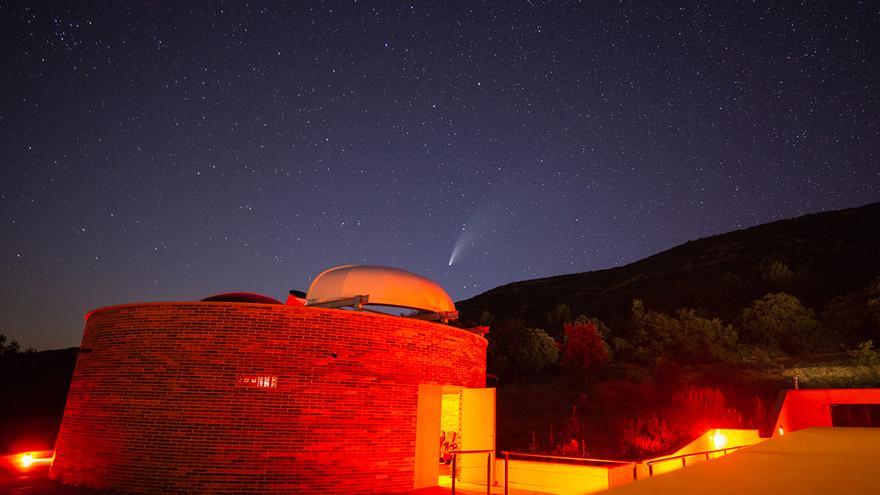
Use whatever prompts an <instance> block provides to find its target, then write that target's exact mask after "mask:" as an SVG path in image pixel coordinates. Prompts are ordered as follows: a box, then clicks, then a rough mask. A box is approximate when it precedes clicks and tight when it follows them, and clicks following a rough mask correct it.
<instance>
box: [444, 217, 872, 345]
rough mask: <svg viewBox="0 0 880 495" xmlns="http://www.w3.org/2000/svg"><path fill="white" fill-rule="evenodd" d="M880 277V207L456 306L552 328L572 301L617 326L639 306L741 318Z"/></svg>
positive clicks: (718, 240)
mask: <svg viewBox="0 0 880 495" xmlns="http://www.w3.org/2000/svg"><path fill="white" fill-rule="evenodd" d="M878 275H880V203H873V204H869V205H865V206H862V207H858V208H848V209H844V210H838V211H831V212H824V213H816V214H810V215H804V216H801V217H798V218H792V219H787V220H781V221H776V222H772V223H767V224H763V225H759V226H756V227H751V228H747V229H743V230H737V231H734V232H729V233H726V234H720V235H715V236H712V237H706V238H702V239H698V240H694V241H690V242H687V243H685V244H682V245H680V246H677V247H674V248H672V249H669V250H666V251H663V252H661V253H658V254H655V255H653V256H651V257H648V258H645V259H642V260H640V261H636V262H634V263H631V264H629V265H626V266H622V267H617V268H611V269H607V270H598V271H592V272H585V273H575V274H570V275H560V276H554V277H548V278H541V279H534V280H525V281H521V282H514V283H511V284H507V285H503V286H500V287H497V288H494V289H492V290H489V291H487V292H484V293H482V294H479V295H477V296H475V297H472V298H470V299H466V300H463V301H460V302H457V303H456V306H457V308H458V309H459V311H460V312H461V314H462V316H463V318H465V319H467V320H471V321H479V320H480V319H481V318H485V315H486V314H487V313H485V312H486V311H488V312H490V313H491V315H492V317H493V319H494V320H496V321H498V320H505V319H510V318H519V319H523V320H525V322H526V323H527V324H529V325H533V326H536V327H542V326H544V325H545V324H546V315H547V314H548V311H550V310H551V309H552V308H554V307H555V306H557V305H559V304H566V305H568V306H569V307H570V308H571V313H572V314H573V315H578V314H585V315H589V316H591V317H598V318H600V319H601V320H603V321H605V322H607V323H608V324H609V326H611V327H612V328H614V326H615V322H618V321H623V320H625V319H626V318H628V317H629V314H630V310H631V305H632V301H633V299H636V298H639V299H641V300H642V301H643V302H644V304H645V306H647V307H650V308H652V309H655V310H658V311H665V312H672V311H674V310H676V309H679V308H692V309H695V310H697V312H698V313H701V314H707V315H712V316H716V317H720V318H721V319H723V320H725V321H733V320H735V319H736V317H737V315H738V314H739V312H740V310H741V309H742V308H743V307H745V306H746V305H748V303H749V302H750V301H752V300H755V299H757V298H760V297H761V296H763V295H765V294H767V293H770V292H781V291H784V292H787V293H790V294H793V295H795V296H797V297H798V298H799V299H800V300H801V301H802V302H803V303H804V305H806V306H809V307H812V308H816V310H817V311H818V310H820V309H821V308H822V307H823V305H825V304H826V303H828V302H829V301H830V300H831V299H833V298H835V297H837V296H844V295H847V294H850V293H853V292H856V291H859V290H860V289H862V288H864V287H865V286H866V284H868V283H870V282H871V281H872V280H874V279H875V278H876V277H877V276H878Z"/></svg>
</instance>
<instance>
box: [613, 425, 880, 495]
mask: <svg viewBox="0 0 880 495" xmlns="http://www.w3.org/2000/svg"><path fill="white" fill-rule="evenodd" d="M878 466H880V428H809V429H806V430H799V431H794V432H791V433H786V434H785V435H783V436H781V437H777V438H774V439H772V440H768V441H766V442H763V443H760V444H757V445H754V446H752V447H748V448H745V449H742V450H740V451H738V452H735V453H732V454H730V455H727V456H724V457H721V458H718V459H714V460H711V461H708V462H701V463H699V464H695V465H693V466H689V467H687V468H685V469H679V470H677V471H674V472H671V473H668V474H661V475H658V476H655V477H653V478H648V479H644V480H639V481H636V482H634V483H630V484H628V485H623V486H620V487H618V488H614V489H611V490H609V491H607V492H603V493H608V494H609V495H630V494H631V495H648V494H651V495H663V494H670V495H671V494H676V495H687V494H693V495H706V494H712V495H724V494H730V495H734V494H736V495H742V494H744V493H769V494H785V493H798V494H801V493H816V494H820V493H821V494H828V493H833V494H835V495H846V494H853V495H856V494H859V495H862V494H865V493H880V469H878Z"/></svg>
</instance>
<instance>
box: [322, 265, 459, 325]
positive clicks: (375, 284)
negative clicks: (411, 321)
mask: <svg viewBox="0 0 880 495" xmlns="http://www.w3.org/2000/svg"><path fill="white" fill-rule="evenodd" d="M358 296H367V298H368V302H367V304H375V305H380V306H395V307H400V308H411V309H416V310H419V311H423V312H428V313H437V314H449V313H454V312H455V304H453V303H452V299H450V297H449V295H448V294H447V293H446V291H445V290H443V288H442V287H440V286H439V285H437V284H436V283H435V282H433V281H432V280H429V279H427V278H425V277H422V276H420V275H416V274H414V273H410V272H408V271H405V270H400V269H398V268H390V267H387V266H372V265H344V266H337V267H335V268H330V269H329V270H325V271H323V272H321V274H320V275H318V276H317V277H315V280H314V281H313V282H312V285H311V287H309V292H308V294H307V295H306V299H307V303H306V304H308V305H324V304H328V303H333V302H334V301H341V300H346V299H351V298H355V297H358Z"/></svg>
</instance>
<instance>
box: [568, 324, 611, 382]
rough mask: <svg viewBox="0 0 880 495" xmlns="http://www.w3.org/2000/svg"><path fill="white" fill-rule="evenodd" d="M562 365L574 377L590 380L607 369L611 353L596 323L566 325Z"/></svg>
mask: <svg viewBox="0 0 880 495" xmlns="http://www.w3.org/2000/svg"><path fill="white" fill-rule="evenodd" d="M563 349H564V351H563V355H562V364H563V367H564V368H565V369H566V371H567V372H568V373H569V374H570V375H571V376H573V377H577V378H580V379H584V380H586V379H590V378H592V377H594V376H596V374H597V373H599V372H600V371H602V370H603V369H605V367H606V366H608V363H609V361H610V358H611V356H610V353H609V351H608V346H607V345H605V341H604V340H602V336H601V335H600V334H599V330H598V328H597V326H596V324H595V323H593V322H592V321H586V322H584V323H575V324H568V325H565V344H564V347H563Z"/></svg>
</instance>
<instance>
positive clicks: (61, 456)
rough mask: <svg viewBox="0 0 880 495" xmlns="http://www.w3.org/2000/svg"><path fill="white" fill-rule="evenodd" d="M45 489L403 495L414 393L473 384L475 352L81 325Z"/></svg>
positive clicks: (197, 324) (300, 333)
mask: <svg viewBox="0 0 880 495" xmlns="http://www.w3.org/2000/svg"><path fill="white" fill-rule="evenodd" d="M81 347H82V352H83V353H82V354H80V356H79V359H78V361H77V365H76V370H75V372H74V376H73V381H72V383H71V387H70V393H69V395H68V402H67V407H66V409H65V413H64V419H63V421H62V424H61V429H60V432H59V435H58V441H57V444H56V454H55V461H54V463H53V465H52V468H51V476H52V477H54V478H56V479H59V480H61V481H63V482H65V483H70V484H75V485H85V486H89V487H96V488H113V489H120V490H127V491H134V492H148V493H163V492H165V493H167V492H187V493H207V492H210V493H233V492H234V493H327V492H345V493H370V492H376V491H381V492H406V491H409V490H411V489H412V487H413V479H414V478H413V476H414V453H415V445H416V416H417V407H418V406H417V404H418V387H419V384H421V383H435V384H450V385H457V386H463V387H481V386H483V385H484V381H485V373H486V340H485V339H483V338H482V337H480V336H478V335H475V334H472V333H469V332H466V331H463V330H459V329H456V328H452V327H448V326H444V325H438V324H433V323H428V322H423V321H416V320H409V319H403V318H399V317H391V316H384V315H374V314H368V313H356V312H350V311H342V310H330V309H318V308H309V307H295V306H281V305H263V304H239V303H151V304H132V305H122V306H115V307H110V308H104V309H101V310H97V311H94V312H93V313H91V314H90V316H89V318H88V321H87V323H86V328H85V333H84V336H83V341H82V346H81Z"/></svg>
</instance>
